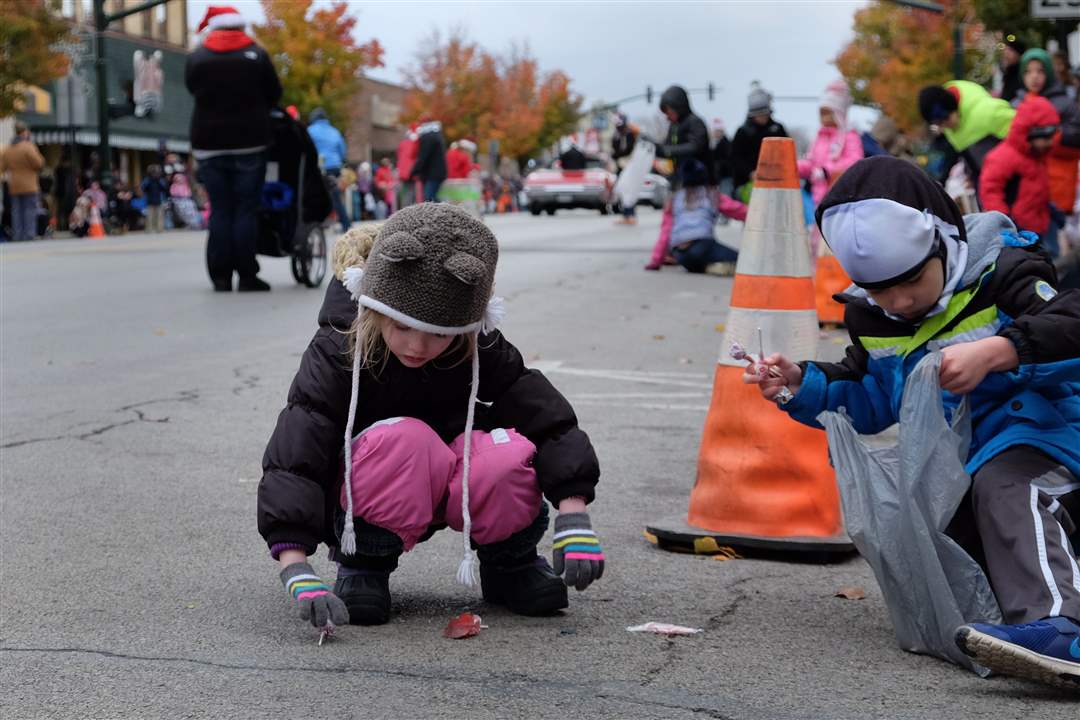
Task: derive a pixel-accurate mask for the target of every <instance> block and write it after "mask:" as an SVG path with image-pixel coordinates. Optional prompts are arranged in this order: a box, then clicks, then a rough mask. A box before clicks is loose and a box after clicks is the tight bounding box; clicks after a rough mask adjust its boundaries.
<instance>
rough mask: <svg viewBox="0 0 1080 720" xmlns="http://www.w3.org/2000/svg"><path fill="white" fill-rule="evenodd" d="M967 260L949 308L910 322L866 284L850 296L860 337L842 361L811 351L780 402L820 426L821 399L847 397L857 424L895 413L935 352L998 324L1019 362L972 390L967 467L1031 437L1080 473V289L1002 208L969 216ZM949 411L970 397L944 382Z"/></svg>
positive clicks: (883, 420) (862, 426)
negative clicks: (892, 312)
mask: <svg viewBox="0 0 1080 720" xmlns="http://www.w3.org/2000/svg"><path fill="white" fill-rule="evenodd" d="M964 224H965V227H966V230H967V242H968V243H969V250H968V264H967V268H966V269H965V271H964V274H963V276H962V279H961V282H960V286H959V288H958V289H957V291H956V292H955V293H954V294H953V297H952V299H951V301H950V302H949V304H948V306H947V308H946V310H945V311H944V312H941V313H939V314H937V315H934V316H931V317H929V318H926V319H924V321H923V322H922V323H921V324H911V323H907V322H903V321H901V320H896V319H893V318H890V317H889V316H887V315H886V314H885V313H884V311H883V310H882V309H881V308H880V307H877V306H875V305H872V304H871V303H870V302H869V301H868V298H867V295H866V293H865V291H863V290H861V289H858V288H854V287H853V288H851V289H849V290H848V291H847V292H846V293H844V294H842V295H838V296H836V298H837V299H838V300H841V301H842V302H844V303H846V306H847V307H846V308H845V312H844V322H845V324H846V325H847V327H848V329H849V332H850V335H851V340H852V345H851V346H850V347H848V349H847V356H846V357H845V358H844V360H842V361H841V362H839V363H826V362H817V361H813V362H807V363H803V364H802V367H803V381H802V385H801V386H800V388H799V391H798V392H797V393H796V395H795V397H794V398H793V399H792V400H791V401H790V402H789V403H788V404H787V405H785V406H783V409H784V410H785V411H787V412H788V413H790V415H791V417H793V418H794V419H796V420H798V421H799V422H802V423H804V424H807V425H811V426H814V427H821V425H820V424H819V423H818V422H817V420H816V417H817V415H818V414H819V413H821V412H822V411H824V410H834V411H835V410H837V409H838V408H840V407H843V408H845V410H846V412H847V414H848V415H849V416H850V417H851V420H852V423H853V424H854V426H855V428H856V430H858V431H859V432H860V433H865V434H872V433H877V432H880V431H882V430H884V429H885V428H887V427H889V426H890V425H892V424H893V423H895V422H897V419H898V418H899V413H900V404H901V400H902V394H903V388H904V380H905V379H906V378H907V375H908V373H910V372H911V371H912V370H913V369H914V368H915V365H916V364H917V363H918V362H919V360H920V359H922V357H923V356H924V355H925V354H926V353H927V352H931V351H934V350H939V349H941V348H945V347H948V346H950V345H954V344H958V343H963V342H971V341H975V340H979V339H982V338H985V337H991V336H993V335H1000V336H1002V337H1005V338H1008V339H1009V340H1010V341H1012V343H1013V344H1014V345H1015V346H1016V350H1017V354H1018V355H1019V358H1020V365H1019V367H1017V368H1016V369H1015V370H1012V371H1009V372H996V373H990V374H989V375H987V376H986V378H985V379H984V380H983V382H982V383H981V384H979V386H978V387H977V388H975V390H974V391H972V393H971V394H970V396H969V397H970V405H971V413H972V442H971V448H970V451H969V455H968V458H967V471H968V472H969V473H974V472H976V471H977V470H978V469H979V468H980V467H982V466H983V465H984V464H985V463H986V462H987V461H988V460H990V459H991V458H993V457H995V456H996V455H998V454H999V453H1001V452H1002V451H1004V450H1006V449H1007V448H1010V447H1013V446H1017V445H1030V446H1032V447H1034V448H1037V449H1039V450H1041V451H1042V452H1044V453H1046V454H1047V455H1049V456H1051V457H1053V458H1054V459H1056V460H1057V461H1058V462H1060V463H1062V464H1063V465H1064V466H1066V467H1067V468H1068V469H1069V470H1070V471H1071V472H1072V473H1073V474H1074V475H1076V476H1080V291H1076V290H1070V291H1061V292H1059V291H1058V289H1057V277H1056V274H1055V271H1054V266H1053V265H1052V264H1051V262H1050V258H1049V256H1048V255H1046V253H1045V252H1044V251H1043V250H1042V248H1041V247H1040V246H1039V245H1038V243H1037V241H1036V240H1035V239H1034V238H1033V237H1030V236H1029V234H1025V235H1024V236H1020V235H1018V234H1017V233H1016V229H1015V226H1014V225H1013V224H1012V222H1010V221H1009V220H1008V218H1006V217H1005V216H1004V215H1002V214H1000V213H996V212H990V213H980V214H976V215H967V216H965V217H964ZM943 400H944V405H945V409H946V412H947V413H951V412H952V411H953V410H955V408H956V407H957V405H958V404H959V402H960V400H961V398H960V397H959V396H957V395H953V394H952V393H949V392H945V391H943Z"/></svg>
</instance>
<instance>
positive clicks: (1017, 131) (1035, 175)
mask: <svg viewBox="0 0 1080 720" xmlns="http://www.w3.org/2000/svg"><path fill="white" fill-rule="evenodd" d="M1060 122H1061V121H1060V118H1059V117H1058V113H1057V110H1055V109H1054V106H1053V105H1051V104H1050V101H1049V100H1047V99H1046V98H1043V97H1039V96H1037V95H1030V96H1028V97H1027V98H1025V99H1024V101H1023V102H1022V103H1020V106H1019V107H1018V108H1017V109H1016V117H1014V118H1013V122H1012V127H1010V128H1009V134H1008V136H1007V137H1006V138H1005V142H1002V143H999V144H998V146H997V147H995V148H994V149H993V150H991V151H990V152H989V153H988V154H987V155H986V160H985V161H984V163H983V169H982V174H981V175H980V177H979V198H980V200H982V204H983V209H984V210H997V211H999V212H1002V213H1005V214H1006V215H1008V216H1009V217H1010V218H1012V220H1013V222H1014V223H1016V226H1017V228H1019V229H1020V230H1030V231H1032V232H1035V233H1038V234H1039V235H1042V234H1044V233H1045V232H1046V231H1047V229H1048V228H1049V227H1050V175H1049V173H1048V171H1047V169H1046V155H1047V153H1048V152H1050V149H1051V148H1052V147H1053V146H1054V141H1055V136H1056V135H1057V133H1058V130H1059V123H1060Z"/></svg>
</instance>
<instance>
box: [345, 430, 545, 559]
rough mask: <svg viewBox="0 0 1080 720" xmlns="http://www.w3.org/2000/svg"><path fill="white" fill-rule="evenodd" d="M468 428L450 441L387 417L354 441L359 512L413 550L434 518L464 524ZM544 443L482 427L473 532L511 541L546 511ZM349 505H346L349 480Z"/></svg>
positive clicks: (476, 441)
mask: <svg viewBox="0 0 1080 720" xmlns="http://www.w3.org/2000/svg"><path fill="white" fill-rule="evenodd" d="M464 452H465V434H464V433H462V434H461V435H460V436H458V438H457V439H456V440H454V442H453V443H451V444H450V445H449V446H447V445H446V443H444V442H443V441H442V439H441V438H440V437H439V436H438V434H437V433H436V432H435V431H434V430H432V429H431V428H430V427H428V425H426V424H425V423H423V422H421V421H420V420H417V419H415V418H391V419H389V420H380V421H379V422H377V423H375V424H374V425H372V426H371V427H369V428H367V429H366V430H364V431H363V432H362V433H360V435H358V436H357V437H356V439H354V440H353V443H352V478H351V484H352V492H353V515H354V516H356V517H359V518H362V519H363V520H365V521H366V522H368V523H371V524H372V525H377V526H379V527H381V528H385V529H387V530H389V531H391V532H393V533H394V534H396V535H397V536H398V537H400V538H401V541H402V543H403V544H404V546H405V550H406V551H408V550H411V549H412V548H413V546H414V545H416V541H417V540H419V539H420V537H421V536H422V535H423V534H424V533H425V532H427V530H428V528H429V527H430V526H431V525H435V524H441V523H443V522H445V523H446V524H447V525H449V526H450V527H452V528H453V529H455V530H458V531H460V530H461V529H462V524H463V521H462V514H461V491H462V483H461V480H462V473H463V469H464V467H463V459H464ZM535 454H536V447H535V446H534V445H533V444H532V443H531V442H530V441H529V440H528V439H526V438H525V437H524V436H522V435H520V434H518V433H517V432H516V431H514V430H503V429H501V428H499V429H495V430H493V431H491V432H490V433H486V432H483V431H480V430H474V431H473V434H472V457H471V463H470V470H469V513H470V515H471V517H472V539H473V540H474V541H475V542H476V544H478V545H489V544H491V543H495V542H499V541H500V540H505V539H506V538H508V537H510V536H511V535H513V534H514V533H516V532H518V531H519V530H523V529H525V528H526V527H528V526H529V525H530V524H531V523H532V522H533V521H534V520H535V519H536V516H537V515H538V514H539V513H540V503H541V502H542V496H541V494H540V486H539V484H538V483H537V480H536V471H535V470H533V467H532V460H533V456H534V455H535ZM340 500H341V507H342V509H345V508H346V503H347V499H346V497H345V486H344V485H342V488H341V497H340Z"/></svg>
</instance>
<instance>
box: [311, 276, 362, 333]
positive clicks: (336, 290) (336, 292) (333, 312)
mask: <svg viewBox="0 0 1080 720" xmlns="http://www.w3.org/2000/svg"><path fill="white" fill-rule="evenodd" d="M355 319H356V301H355V300H353V299H352V295H350V294H349V291H348V289H346V287H345V286H344V285H342V284H341V281H340V280H338V279H337V278H336V277H332V278H330V284H329V285H328V286H327V287H326V297H325V298H323V304H322V307H321V308H320V309H319V325H321V326H324V327H332V328H337V329H338V330H341V331H342V332H344V331H346V330H348V329H349V328H350V327H352V324H353V320H355Z"/></svg>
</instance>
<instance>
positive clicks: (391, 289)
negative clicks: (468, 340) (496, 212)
mask: <svg viewBox="0 0 1080 720" xmlns="http://www.w3.org/2000/svg"><path fill="white" fill-rule="evenodd" d="M498 260H499V245H498V242H497V241H496V240H495V236H494V235H493V234H492V233H491V230H489V229H488V227H487V225H485V224H484V223H483V222H481V221H479V220H477V219H476V218H474V217H473V216H472V215H469V214H468V213H466V212H465V211H463V210H460V209H458V208H456V207H454V206H453V205H447V204H445V203H430V202H428V203H420V204H418V205H411V206H409V207H407V208H404V209H402V210H400V211H398V212H396V213H394V214H393V215H392V216H391V217H390V219H389V220H387V221H386V223H385V224H383V226H382V228H381V229H380V230H379V234H378V236H376V238H375V244H374V245H373V246H372V248H371V253H370V254H369V255H368V259H367V263H366V264H365V266H364V270H363V279H362V280H361V283H360V288H359V289H360V293H359V296H358V298H357V300H358V302H359V303H360V305H362V306H364V307H367V308H370V309H372V310H375V311H377V312H380V313H382V314H383V315H386V316H388V317H391V318H393V319H394V320H396V321H397V322H400V323H402V324H404V325H408V326H409V327H411V328H415V329H416V330H422V331H424V332H430V333H437V334H440V335H462V334H465V333H471V332H476V331H477V330H479V329H480V326H481V323H482V322H483V321H484V316H485V312H486V311H487V310H488V301H489V300H490V299H491V289H492V286H493V284H494V282H495V265H496V263H497V262H498Z"/></svg>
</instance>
